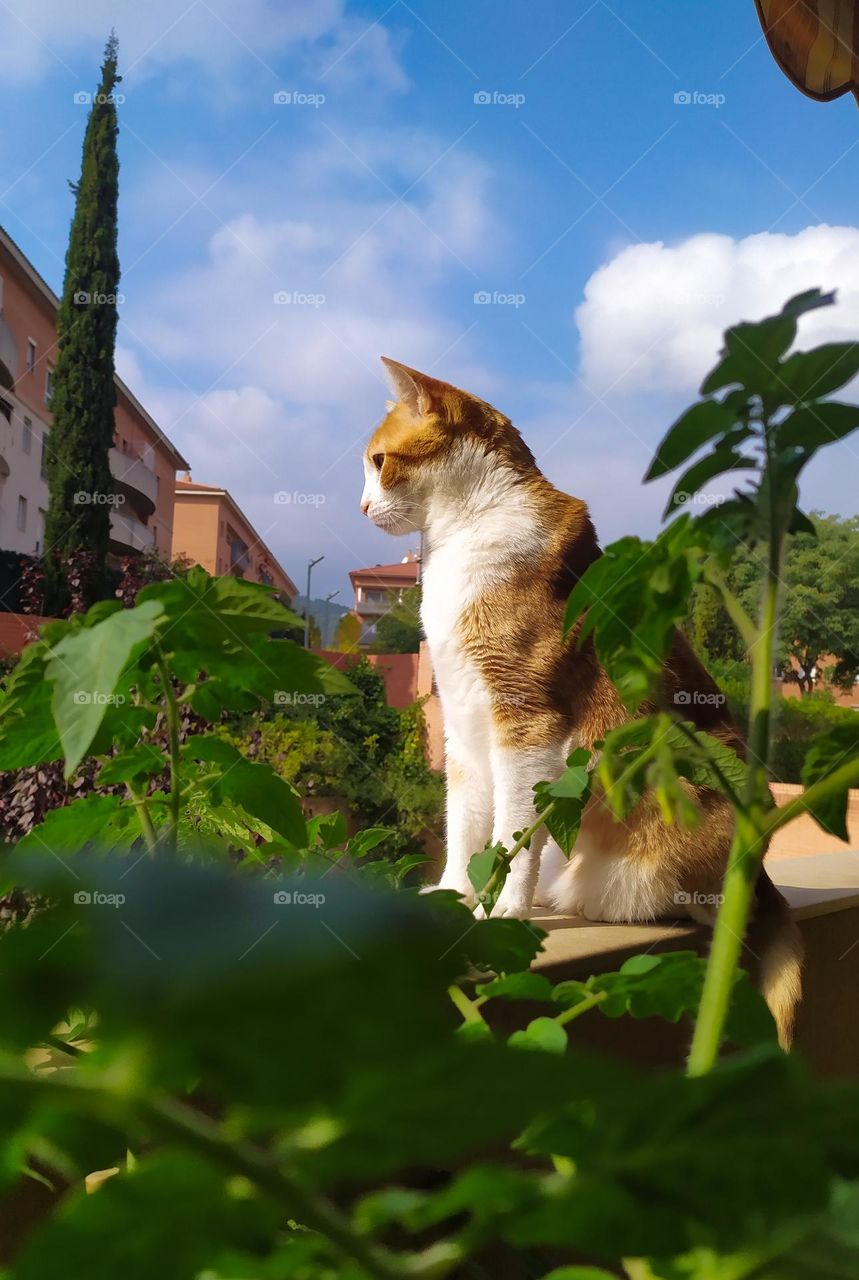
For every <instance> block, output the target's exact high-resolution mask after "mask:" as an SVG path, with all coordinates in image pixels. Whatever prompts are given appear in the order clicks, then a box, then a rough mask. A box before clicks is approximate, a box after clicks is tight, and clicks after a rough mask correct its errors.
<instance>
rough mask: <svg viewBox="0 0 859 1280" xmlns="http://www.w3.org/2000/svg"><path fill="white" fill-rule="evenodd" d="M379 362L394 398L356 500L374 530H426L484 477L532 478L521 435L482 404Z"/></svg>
mask: <svg viewBox="0 0 859 1280" xmlns="http://www.w3.org/2000/svg"><path fill="white" fill-rule="evenodd" d="M382 363H383V364H384V365H385V369H386V371H387V374H388V377H389V378H390V380H391V385H392V386H393V388H394V391H395V392H396V395H397V399H396V400H395V401H391V400H389V401H388V402H387V409H388V412H387V415H386V416H385V418H384V419H383V420H382V422H381V423H380V424H379V426H378V427H377V428H376V430H375V431H374V432H373V435H372V436H371V438H370V443H369V444H368V445H367V448H366V450H365V452H364V492H363V493H362V495H361V510H362V511H363V512H364V514H365V515H366V516H369V518H370V519H371V520H372V521H373V523H374V524H377V525H378V526H379V528H380V529H384V530H385V531H386V532H387V533H395V534H396V533H413V532H415V531H416V530H420V529H425V528H426V526H427V523H428V521H429V520H430V518H431V516H432V514H433V512H434V511H435V510H438V508H439V507H440V506H441V505H450V506H454V507H455V505H456V503H457V502H460V501H462V502H464V501H465V500H466V499H467V496H468V495H469V493H472V492H473V491H474V489H475V487H476V486H479V485H480V483H481V481H482V480H483V478H484V477H486V476H488V475H489V474H490V473H498V472H500V471H502V470H503V471H505V472H510V473H512V474H514V475H516V476H525V475H528V474H533V473H534V471H535V466H536V464H535V462H534V456H533V454H532V453H531V451H530V449H529V448H528V446H527V445H526V444H525V442H524V441H523V439H522V437H521V436H520V435H519V432H518V431H517V430H516V428H515V427H514V426H513V425H512V423H511V422H510V421H509V419H507V418H505V417H504V415H503V414H501V413H499V412H498V410H497V409H493V408H492V406H491V405H489V404H487V403H486V401H485V400H478V398H477V397H476V396H472V395H469V393H468V392H467V391H461V390H460V389H459V388H458V387H454V386H451V385H450V383H448V382H440V381H439V379H438V378H431V377H430V376H429V375H428V374H425V373H419V372H418V371H417V369H410V368H409V367H408V366H407V365H404V364H398V363H397V361H396V360H389V359H388V358H387V357H386V356H382Z"/></svg>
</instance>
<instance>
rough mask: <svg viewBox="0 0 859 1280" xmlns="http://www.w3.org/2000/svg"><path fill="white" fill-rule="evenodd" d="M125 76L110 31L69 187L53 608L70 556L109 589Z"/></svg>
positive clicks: (48, 563) (49, 523)
mask: <svg viewBox="0 0 859 1280" xmlns="http://www.w3.org/2000/svg"><path fill="white" fill-rule="evenodd" d="M119 81H120V77H119V75H118V74H117V42H116V37H115V36H113V35H112V36H111V37H110V39H109V40H108V42H107V46H106V48H105V53H104V63H103V64H102V68H101V83H100V84H99V88H98V92H97V93H96V95H95V97H94V99H93V105H92V109H91V110H90V114H89V120H88V122H87V127H86V133H85V135H84V143H83V159H82V164H81V176H80V181H79V182H78V183H77V185H76V186H73V188H72V190H73V191H74V194H75V213H74V218H73V220H72V227H71V233H70V236H69V247H68V251H67V253H66V274H65V281H64V284H63V297H62V302H61V303H60V309H59V313H58V315H57V361H56V366H55V369H54V380H53V392H52V395H51V400H50V409H51V411H52V413H53V416H54V422H53V427H52V429H51V434H50V440H49V447H48V450H47V456H46V464H47V472H48V490H49V494H48V512H47V517H46V520H45V548H46V553H45V588H46V591H45V596H46V606H47V609H48V611H49V612H51V613H55V614H59V613H63V612H65V611H66V610H67V609H68V608H69V605H70V597H71V594H72V593H71V592H70V589H69V581H68V570H67V566H68V564H69V563H73V564H75V565H76V566H77V568H78V569H79V570H80V573H79V574H78V576H79V578H80V581H79V582H78V583H77V587H76V591H75V594H76V596H77V597H78V598H80V599H81V600H82V601H83V603H84V605H89V604H92V603H93V602H94V601H95V600H98V599H100V598H102V597H103V596H104V595H105V593H106V580H105V566H106V562H107V554H108V543H109V539H110V511H111V509H112V505H111V502H110V498H111V495H113V494H114V493H115V485H114V481H113V477H112V476H111V473H110V465H109V460H108V453H109V450H110V447H111V445H112V444H113V437H114V408H115V405H116V386H115V383H114V347H115V343H116V323H117V297H118V289H119V256H118V253H117V247H116V237H117V203H118V195H119V160H118V158H117V154H116V136H117V132H118V127H117V118H116V102H115V93H114V91H115V89H116V86H117V84H118V83H119ZM80 495H83V498H81V496H80ZM84 553H86V559H85V560H84V559H83V554H84ZM84 565H85V567H84V568H81V566H84Z"/></svg>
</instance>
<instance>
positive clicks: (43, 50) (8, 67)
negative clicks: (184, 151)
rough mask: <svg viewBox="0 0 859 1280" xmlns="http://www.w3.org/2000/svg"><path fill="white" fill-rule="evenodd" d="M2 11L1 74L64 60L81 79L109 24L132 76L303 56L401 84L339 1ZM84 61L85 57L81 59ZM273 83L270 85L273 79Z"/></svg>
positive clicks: (167, 0) (47, 5)
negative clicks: (167, 69)
mask: <svg viewBox="0 0 859 1280" xmlns="http://www.w3.org/2000/svg"><path fill="white" fill-rule="evenodd" d="M16 8H18V9H23V10H24V12H23V13H20V14H16V13H13V11H12V9H11V8H10V7H7V6H3V8H2V10H0V47H2V49H3V52H4V79H5V80H6V82H7V83H10V82H11V83H18V84H21V83H26V82H27V81H30V80H34V79H38V78H40V77H41V76H43V75H45V74H46V73H47V72H49V71H51V70H55V69H56V68H57V67H58V66H61V65H65V66H66V67H67V68H69V69H71V70H72V71H73V72H75V73H76V74H79V75H82V76H83V78H85V79H86V80H87V81H88V80H90V79H91V78H92V70H93V66H94V64H95V61H96V58H97V55H98V53H99V52H100V50H101V47H102V45H103V43H104V40H105V38H106V36H107V35H108V33H109V32H110V30H111V28H112V27H115V28H116V31H117V35H118V36H119V41H120V55H121V67H120V69H121V70H122V69H123V68H124V69H125V71H126V73H127V75H128V79H129V82H130V83H132V84H133V83H134V82H135V81H139V80H140V79H142V78H146V77H148V76H151V75H154V74H157V73H158V72H159V71H160V70H161V69H162V68H163V67H165V66H167V65H171V64H177V63H178V64H186V65H195V66H196V67H197V69H198V70H201V71H202V72H203V73H204V75H205V77H206V79H207V80H208V81H209V82H210V83H211V84H212V85H213V86H219V87H220V88H221V89H224V88H225V85H224V77H225V76H228V75H229V73H230V72H231V71H232V70H233V68H234V67H235V66H236V65H237V64H240V65H241V66H242V67H243V70H244V72H245V73H246V72H247V68H248V66H249V65H250V66H256V67H258V68H259V69H260V70H262V71H264V72H265V71H266V70H268V71H274V70H275V67H272V66H271V63H272V62H273V61H274V60H276V59H278V58H279V57H280V56H282V55H284V54H290V53H293V52H301V53H303V54H306V55H307V58H308V70H309V71H312V73H313V74H314V75H316V76H324V77H325V78H327V75H326V74H325V73H327V72H329V71H330V74H331V75H332V77H335V78H340V79H351V80H355V79H362V80H364V81H370V82H373V83H376V84H379V85H381V86H383V87H385V88H387V89H391V90H398V89H403V88H405V87H406V85H407V83H408V81H407V79H406V76H405V74H404V72H403V70H402V68H401V67H400V65H399V63H398V61H397V57H396V52H395V50H394V48H393V47H392V42H391V34H390V32H389V30H388V29H387V28H386V27H384V26H382V24H381V23H372V22H371V21H370V20H369V19H362V18H358V17H353V16H351V15H347V14H346V12H345V9H346V2H345V0H313V3H312V4H308V3H307V0H190V2H187V0H179V3H177V0H145V2H139V3H138V2H134V0H131V2H129V3H126V4H123V5H122V6H118V5H117V3H116V0H76V3H75V4H69V3H68V2H67V0H39V2H38V3H35V4H32V3H31V4H26V5H18V6H16ZM84 58H85V59H86V61H85V63H83V65H82V62H83V59H84ZM275 87H277V86H275Z"/></svg>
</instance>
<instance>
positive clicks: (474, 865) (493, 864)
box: [468, 844, 509, 915]
mask: <svg viewBox="0 0 859 1280" xmlns="http://www.w3.org/2000/svg"><path fill="white" fill-rule="evenodd" d="M505 852H506V851H505V849H504V846H503V845H501V844H492V845H489V846H488V847H487V848H486V849H481V850H480V852H479V853H474V854H472V856H471V858H470V860H469V863H468V878H469V880H470V881H471V884H472V887H473V889H474V892H475V893H476V894H477V899H478V901H479V902H482V903H483V904H484V906H485V907H486V912H487V915H488V914H490V912H491V910H492V908H493V907H494V906H495V903H496V902H497V901H498V896H499V894H500V893H501V890H502V888H503V887H504V881H505V880H506V878H507V873H508V871H509V863H508V862H507V860H506V858H505V857H504V853H505ZM496 871H498V872H499V876H498V880H497V882H496V885H495V890H494V892H492V893H490V894H489V895H488V896H487V895H486V886H487V885H488V884H489V881H490V880H491V878H492V876H493V874H494V873H495V872H496Z"/></svg>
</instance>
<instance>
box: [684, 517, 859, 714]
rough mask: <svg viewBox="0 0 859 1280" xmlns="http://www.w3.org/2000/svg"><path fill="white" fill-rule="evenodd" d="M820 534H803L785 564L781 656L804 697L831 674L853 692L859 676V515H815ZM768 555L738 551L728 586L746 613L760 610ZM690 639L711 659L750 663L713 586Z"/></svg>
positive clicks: (696, 604)
mask: <svg viewBox="0 0 859 1280" xmlns="http://www.w3.org/2000/svg"><path fill="white" fill-rule="evenodd" d="M811 519H812V523H813V524H814V527H815V530H816V536H813V535H812V534H810V533H800V534H797V535H795V536H794V537H793V538H792V539H791V541H790V544H789V546H788V548H787V552H786V555H785V560H784V579H783V582H784V588H783V593H782V604H781V617H780V621H779V641H778V644H777V648H776V658H777V661H778V664H779V667H780V669H781V671H782V673H783V675H784V678H785V680H787V681H792V682H795V683H796V684H798V685H799V689H800V692H801V694H802V695H803V696H805V695H806V694H809V693H812V692H814V690H815V689H816V688H819V687H820V683H821V678H822V675H823V672H822V670H821V662H822V661H825V660H828V659H831V660H832V661H831V664H827V667H826V676H827V678H828V679H829V680H830V681H831V682H832V683H834V684H836V685H839V686H841V687H844V688H849V687H850V685H852V683H853V681H854V680H855V678H856V675H857V674H859V517H855V516H854V517H850V518H848V519H842V518H841V517H840V516H837V515H829V516H827V515H824V514H823V513H822V512H813V513H812V516H811ZM764 554H765V551H764V549H762V548H756V549H754V550H750V549H748V548H742V547H740V548H738V549H737V551H736V553H735V555H734V558H733V561H732V563H731V568H730V571H729V573H728V585H729V586H730V588H731V590H732V591H733V592H734V594H735V595H736V596H737V597H738V598H739V600H740V603H741V604H742V605H743V606H744V607H745V608H746V610H747V611H748V612H750V613H752V614H754V612H755V610H756V608H757V605H758V595H759V590H760V583H761V581H762V574H763V563H764ZM687 630H688V634H689V636H690V639H691V640H692V643H693V644H694V646H695V648H696V649H697V650H698V652H699V654H700V655H701V656H702V658H704V660H705V661H709V662H716V663H725V662H742V661H743V660H744V659H745V654H744V652H743V648H742V644H741V643H740V642H739V640H738V639H737V634H736V630H735V628H734V627H733V626H732V625H731V623H730V621H729V619H728V617H727V614H726V613H725V611H724V609H723V607H722V606H721V604H719V603H718V602H717V601H716V600H715V598H714V596H713V593H712V592H711V591H709V590H707V589H705V588H701V589H700V590H698V591H697V592H696V594H695V596H694V598H693V605H692V611H691V614H690V618H689V623H688V627H687Z"/></svg>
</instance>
